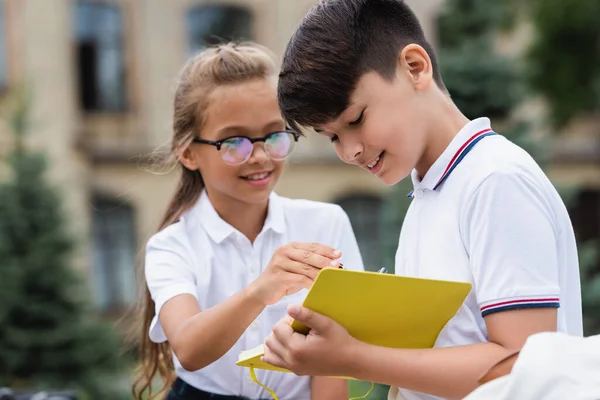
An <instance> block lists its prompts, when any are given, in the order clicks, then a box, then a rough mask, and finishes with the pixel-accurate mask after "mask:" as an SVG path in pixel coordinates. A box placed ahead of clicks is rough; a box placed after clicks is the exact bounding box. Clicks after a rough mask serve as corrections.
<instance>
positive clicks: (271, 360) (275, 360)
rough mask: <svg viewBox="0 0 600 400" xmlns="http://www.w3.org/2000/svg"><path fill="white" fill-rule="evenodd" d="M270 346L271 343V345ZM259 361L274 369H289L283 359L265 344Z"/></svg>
mask: <svg viewBox="0 0 600 400" xmlns="http://www.w3.org/2000/svg"><path fill="white" fill-rule="evenodd" d="M271 344H272V343H271ZM260 361H262V362H266V363H267V364H271V365H273V366H275V367H279V368H286V369H289V368H288V366H287V363H286V362H285V361H283V359H282V358H281V357H280V356H279V355H277V353H276V352H275V351H273V350H272V348H271V347H270V346H269V344H267V343H266V342H265V352H264V354H263V356H262V357H261V358H260Z"/></svg>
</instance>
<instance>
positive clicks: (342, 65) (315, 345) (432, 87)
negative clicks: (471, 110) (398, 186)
mask: <svg viewBox="0 0 600 400" xmlns="http://www.w3.org/2000/svg"><path fill="white" fill-rule="evenodd" d="M465 79H468V77H465ZM278 92H279V94H278V96H279V101H280V107H281V110H282V112H283V115H284V117H285V119H286V120H287V121H288V123H289V124H290V125H291V126H292V127H294V128H300V127H310V128H313V129H314V130H316V131H317V132H319V133H320V134H322V135H325V136H327V137H329V138H330V139H331V141H332V142H333V145H334V146H335V149H336V152H337V154H338V156H339V157H340V158H341V159H342V160H343V161H345V162H347V163H351V164H355V165H358V166H360V167H362V168H365V169H366V170H368V171H370V172H371V173H373V174H375V175H376V176H377V177H378V178H379V179H381V180H382V181H383V182H384V183H385V184H387V185H393V184H395V183H397V182H399V181H400V180H402V179H404V178H405V177H407V176H408V175H409V174H410V175H411V179H412V182H413V185H414V190H413V191H412V192H411V194H410V196H411V197H413V200H412V204H411V206H410V208H409V210H408V213H407V215H406V218H405V221H404V225H403V227H402V232H401V233H400V239H399V245H398V251H397V254H396V265H395V270H396V274H398V275H404V276H413V277H421V278H431V279H443V280H455V281H466V282H470V283H471V284H472V285H473V289H472V290H471V293H469V295H468V296H467V299H466V300H465V302H464V303H463V305H462V306H461V308H460V309H459V311H458V312H457V314H456V315H455V316H454V317H453V318H452V319H451V320H450V321H449V322H448V324H447V325H446V326H445V327H444V329H443V330H442V332H441V333H440V335H439V336H438V338H437V341H436V343H435V346H434V348H433V349H388V348H381V347H378V346H372V345H368V344H366V343H363V342H360V341H358V340H356V339H354V338H352V337H351V336H349V335H348V333H347V332H346V331H345V329H343V327H341V326H340V325H339V324H337V323H336V322H335V321H333V320H331V319H329V318H326V317H325V316H323V315H320V314H317V313H314V312H312V311H310V310H307V309H305V308H302V307H299V306H292V307H290V308H289V310H288V312H289V314H290V317H292V318H295V319H298V320H300V321H301V322H304V323H305V324H307V325H308V326H310V327H311V328H312V330H311V332H310V334H308V335H307V336H303V335H300V334H296V333H294V332H293V331H292V329H291V328H290V326H289V324H288V322H289V321H288V320H287V319H285V320H282V321H280V323H278V324H277V325H276V326H275V327H274V329H273V332H272V334H271V335H270V336H269V337H268V338H267V340H266V343H265V345H266V346H265V347H266V349H265V356H264V358H263V359H264V360H265V361H266V362H269V363H271V364H273V365H276V366H279V367H283V368H287V369H290V370H292V371H294V372H295V373H297V374H301V375H313V376H316V375H326V376H353V377H355V378H357V379H360V380H367V381H375V382H380V383H384V384H389V385H391V386H392V389H391V391H390V399H408V400H411V399H421V400H422V399H433V398H439V397H442V398H460V397H464V396H465V395H466V394H468V393H469V392H471V391H472V390H474V389H475V388H476V387H477V385H478V379H479V378H480V377H481V376H482V375H483V374H484V373H485V372H486V371H487V370H488V368H489V367H490V366H492V365H493V364H495V362H496V361H497V360H499V359H502V358H504V357H506V355H508V354H510V353H511V352H513V351H514V350H516V349H519V348H521V346H522V345H523V343H524V342H525V340H526V339H527V337H528V336H530V335H531V334H533V333H537V332H543V331H560V332H566V333H568V334H572V335H576V336H582V317H581V293H580V281H579V269H578V259H577V249H576V244H575V237H574V233H573V228H572V225H571V222H570V219H569V215H568V213H567V210H566V208H565V206H564V204H563V202H562V200H561V198H560V196H559V195H558V193H557V192H556V190H555V188H554V187H553V186H552V184H551V182H550V181H549V180H548V178H547V177H546V176H545V175H544V173H543V171H542V170H541V169H540V168H539V166H538V165H537V164H536V163H535V161H534V160H533V159H532V158H531V157H530V156H529V155H528V154H527V153H526V152H525V151H523V150H522V149H520V148H519V147H517V146H516V145H514V144H513V143H511V142H510V141H508V140H507V139H506V138H504V137H503V136H501V135H498V134H496V133H495V132H494V131H493V130H492V128H491V126H490V121H489V119H487V118H485V117H482V118H478V119H475V120H472V121H470V120H469V119H467V118H466V117H465V116H464V115H463V114H462V113H461V111H460V110H459V109H458V108H457V107H456V106H455V104H454V103H453V102H452V100H451V99H450V96H449V95H448V93H447V90H446V89H445V87H444V83H443V80H442V77H441V75H440V72H439V69H438V65H437V62H436V59H435V54H434V52H433V50H432V48H431V46H430V44H429V43H428V42H427V40H426V38H425V36H424V34H423V31H422V29H421V26H420V24H419V21H418V20H417V18H416V17H415V15H414V14H413V12H412V11H411V10H410V8H409V7H408V6H407V5H406V4H405V3H404V2H403V1H401V0H329V1H321V2H320V3H319V4H318V5H316V6H315V7H313V9H312V10H311V11H310V12H309V13H308V15H307V16H306V17H305V18H304V20H303V21H302V23H301V25H300V26H299V28H298V29H297V30H296V32H295V33H294V35H293V37H292V38H291V40H290V42H289V44H288V47H287V49H286V52H285V55H284V59H283V64H282V68H281V72H280V82H279V87H278ZM384 306H386V307H392V306H394V305H389V304H386V305H384ZM398 306H399V307H405V306H406V305H398Z"/></svg>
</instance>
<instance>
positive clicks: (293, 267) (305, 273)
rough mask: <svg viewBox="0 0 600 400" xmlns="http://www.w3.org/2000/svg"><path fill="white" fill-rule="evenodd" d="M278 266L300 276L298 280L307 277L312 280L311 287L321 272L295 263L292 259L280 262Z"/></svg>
mask: <svg viewBox="0 0 600 400" xmlns="http://www.w3.org/2000/svg"><path fill="white" fill-rule="evenodd" d="M278 264H279V266H280V267H281V268H282V269H283V270H284V271H286V272H290V273H292V274H296V275H298V276H299V278H298V279H301V278H300V277H306V278H307V279H309V280H310V285H312V282H313V281H314V280H315V279H317V275H318V274H319V271H321V268H317V267H314V266H312V265H309V264H305V263H302V262H300V261H295V260H292V259H290V258H287V259H285V260H280V261H279V263H278ZM309 287H310V286H309Z"/></svg>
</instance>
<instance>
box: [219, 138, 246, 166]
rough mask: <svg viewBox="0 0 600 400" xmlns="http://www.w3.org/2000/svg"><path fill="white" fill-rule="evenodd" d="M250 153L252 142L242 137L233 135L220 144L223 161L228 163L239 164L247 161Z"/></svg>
mask: <svg viewBox="0 0 600 400" xmlns="http://www.w3.org/2000/svg"><path fill="white" fill-rule="evenodd" d="M250 154H252V143H250V140H248V139H247V138H244V137H233V138H229V139H227V140H226V141H224V142H223V144H222V145H221V156H222V157H223V161H225V162H226V163H227V164H230V165H239V164H243V163H245V162H246V161H248V158H250Z"/></svg>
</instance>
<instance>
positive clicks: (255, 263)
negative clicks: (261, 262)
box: [250, 261, 258, 274]
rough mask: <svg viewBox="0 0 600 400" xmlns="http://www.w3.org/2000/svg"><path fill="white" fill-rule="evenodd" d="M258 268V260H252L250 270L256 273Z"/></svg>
mask: <svg viewBox="0 0 600 400" xmlns="http://www.w3.org/2000/svg"><path fill="white" fill-rule="evenodd" d="M257 270H258V263H257V262H256V261H252V263H251V264H250V272H252V273H253V274H256V271H257Z"/></svg>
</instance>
